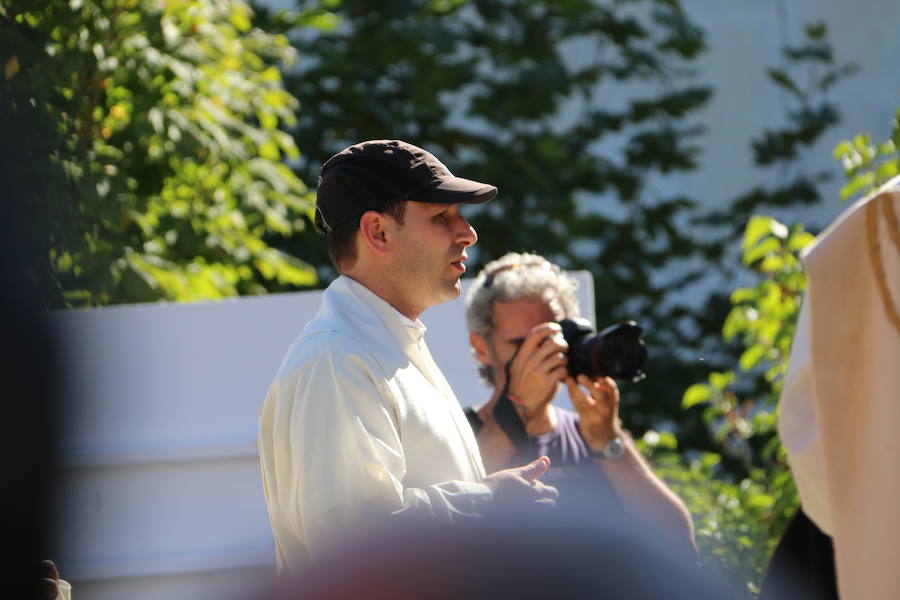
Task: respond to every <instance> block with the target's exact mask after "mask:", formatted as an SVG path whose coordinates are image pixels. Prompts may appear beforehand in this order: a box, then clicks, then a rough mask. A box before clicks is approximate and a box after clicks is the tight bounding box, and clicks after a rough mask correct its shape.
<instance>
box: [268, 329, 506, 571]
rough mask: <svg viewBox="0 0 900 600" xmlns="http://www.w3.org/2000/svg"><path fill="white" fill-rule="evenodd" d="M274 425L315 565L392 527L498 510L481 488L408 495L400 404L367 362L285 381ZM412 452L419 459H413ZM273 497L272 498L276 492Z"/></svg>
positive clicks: (301, 372)
mask: <svg viewBox="0 0 900 600" xmlns="http://www.w3.org/2000/svg"><path fill="white" fill-rule="evenodd" d="M269 393H270V395H271V394H275V395H276V396H277V398H275V399H274V400H276V402H275V405H276V406H277V409H276V414H275V415H274V419H273V423H272V435H273V442H274V449H275V451H274V452H273V461H274V463H275V465H274V467H275V471H276V477H275V481H277V486H276V487H277V488H278V489H277V494H278V496H279V502H280V503H281V505H282V507H283V509H284V511H285V513H293V514H295V515H297V520H296V521H295V522H294V523H293V524H292V526H293V527H295V528H297V529H298V532H299V533H300V535H299V536H297V537H299V538H300V539H303V540H304V544H305V546H306V550H307V551H308V552H309V553H310V555H311V556H313V557H314V556H315V555H316V554H317V553H319V552H320V550H321V549H322V548H324V547H326V546H328V545H330V544H331V543H333V542H334V541H336V540H337V539H340V538H341V537H344V536H347V535H354V534H358V533H359V530H360V529H361V528H366V527H371V526H383V525H384V524H385V522H386V521H387V520H390V521H404V520H407V519H412V518H429V519H435V520H439V521H442V522H453V521H454V520H457V519H460V518H465V517H470V516H476V515H478V514H480V513H481V512H483V510H484V507H485V504H486V503H487V502H489V501H490V500H491V492H490V490H489V488H488V487H487V486H485V485H484V484H480V483H473V482H465V481H448V482H442V483H435V484H434V485H429V486H427V487H425V488H407V487H404V485H403V479H404V474H405V472H406V459H407V456H406V452H407V451H408V449H406V448H404V445H403V443H402V442H401V435H400V427H399V421H398V416H397V406H396V400H395V399H394V398H393V396H392V394H391V392H390V388H389V386H387V384H386V381H385V378H384V375H382V374H381V373H379V372H377V370H376V367H375V365H374V364H373V362H372V361H369V360H367V359H366V357H364V356H360V355H359V354H358V353H355V354H354V353H353V352H352V351H346V349H340V348H331V347H329V348H326V349H324V350H323V351H321V352H319V353H318V354H317V355H316V356H314V357H312V358H311V359H310V360H308V361H306V362H305V363H304V364H303V365H302V366H300V367H299V368H297V369H295V370H293V371H291V372H290V373H289V374H288V375H286V376H285V377H283V378H281V379H279V380H278V381H276V382H275V383H274V384H273V386H272V389H271V390H270V392H269ZM410 451H411V450H410ZM270 491H271V490H270Z"/></svg>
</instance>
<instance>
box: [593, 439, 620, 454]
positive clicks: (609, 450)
mask: <svg viewBox="0 0 900 600" xmlns="http://www.w3.org/2000/svg"><path fill="white" fill-rule="evenodd" d="M624 455H625V440H624V439H622V436H621V435H617V436H616V437H614V438H612V439H611V440H609V441H608V442H606V446H604V447H603V450H601V451H600V452H596V451H594V452H593V456H594V460H618V459H620V458H622V456H624Z"/></svg>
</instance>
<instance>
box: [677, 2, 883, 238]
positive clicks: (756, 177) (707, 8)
mask: <svg viewBox="0 0 900 600" xmlns="http://www.w3.org/2000/svg"><path fill="white" fill-rule="evenodd" d="M682 3H683V4H684V6H685V9H686V11H687V12H688V14H689V15H690V16H691V18H692V19H694V20H695V21H696V22H697V23H698V24H700V25H701V26H702V27H703V28H704V29H705V30H706V33H707V42H708V46H709V49H708V51H707V52H706V53H705V54H704V55H702V57H701V58H700V60H699V61H698V64H697V67H698V71H699V72H698V79H699V80H701V81H705V82H707V83H708V84H710V85H712V86H713V88H714V96H713V98H712V100H711V101H710V103H709V104H708V105H707V106H706V107H705V108H704V109H703V110H702V111H701V112H700V115H699V120H700V121H701V122H702V123H703V124H704V125H705V126H706V127H707V131H706V133H705V134H704V136H703V137H702V138H701V146H702V148H703V157H702V159H701V162H702V165H703V169H702V170H701V171H698V172H697V173H694V174H691V175H689V176H686V177H684V178H683V180H682V181H681V182H680V184H681V185H683V186H684V187H683V189H684V191H685V193H686V194H687V195H689V196H690V197H694V198H697V199H699V200H701V201H702V202H703V203H704V204H707V205H712V206H726V203H727V201H728V200H730V199H733V198H735V197H737V196H738V195H740V194H741V193H744V192H747V191H749V190H750V188H751V186H752V185H753V184H754V183H757V182H760V181H761V182H763V183H764V182H766V181H767V178H771V177H777V175H774V176H772V175H766V176H763V177H761V173H759V172H757V171H755V170H754V169H753V168H752V166H751V165H752V152H751V149H750V145H749V141H750V140H751V139H752V138H753V137H754V136H757V135H758V134H759V133H760V132H761V131H762V129H763V128H764V127H769V128H773V127H777V126H780V125H784V124H785V116H784V115H786V114H787V109H788V108H789V107H790V103H789V102H790V100H789V97H788V94H787V93H786V92H784V91H782V90H781V89H780V88H777V87H776V86H775V85H774V84H773V83H771V82H770V81H768V78H767V76H766V74H765V68H766V67H769V66H774V67H778V68H785V67H786V66H787V61H786V59H785V58H784V56H783V55H782V53H781V48H782V47H783V46H785V45H789V46H799V45H802V44H803V42H804V40H805V37H804V26H805V25H806V24H807V23H810V22H824V23H825V24H826V25H827V26H828V39H829V41H830V42H831V44H832V47H833V50H834V56H835V59H836V61H837V62H838V64H844V63H856V64H857V65H858V66H859V68H860V71H859V73H857V74H855V75H853V76H851V77H850V78H848V79H846V80H844V81H842V82H841V83H839V84H837V85H836V86H835V87H834V88H832V90H831V92H830V93H829V96H828V97H829V98H830V99H831V100H832V101H833V102H834V103H835V104H836V105H837V106H838V108H839V110H840V112H841V122H840V124H839V125H838V126H837V127H835V128H834V129H833V130H830V131H829V132H827V133H826V134H825V135H824V136H823V138H824V139H823V140H822V141H821V142H820V143H819V144H818V145H817V146H816V147H815V148H813V149H812V151H811V152H808V153H806V154H805V155H804V156H803V157H802V160H801V162H800V165H799V167H800V169H802V170H803V172H806V173H814V172H818V171H821V170H828V171H830V172H831V173H833V174H834V179H833V181H832V182H831V183H830V184H828V185H827V186H826V194H827V196H826V201H825V203H823V205H822V206H820V207H816V208H813V209H803V208H798V209H793V210H791V211H788V212H785V213H784V218H788V217H789V216H793V217H794V218H796V219H798V220H804V221H807V222H809V223H811V224H812V225H814V226H817V227H822V226H824V225H826V224H827V223H828V222H830V221H831V220H832V219H833V218H834V217H836V216H837V215H838V214H839V213H840V212H841V210H842V209H843V207H844V204H842V203H841V202H840V201H839V200H838V198H839V196H838V191H839V189H840V187H841V185H842V184H843V173H842V170H841V167H840V165H839V164H838V163H836V162H835V161H834V160H833V159H832V157H831V155H832V150H833V148H834V146H835V145H836V144H837V143H838V142H839V141H840V140H841V139H846V138H849V137H852V136H853V135H855V134H856V133H858V132H860V131H867V132H870V133H871V134H872V135H873V136H874V138H875V139H876V140H877V141H883V140H884V139H886V138H887V137H888V135H889V134H890V124H891V121H892V120H893V118H894V113H895V111H896V110H897V108H898V107H900V60H898V56H900V35H898V34H897V31H898V28H900V2H897V0H860V1H858V2H845V1H840V0H790V1H789V0H724V1H723V0H682Z"/></svg>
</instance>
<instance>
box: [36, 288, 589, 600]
mask: <svg viewBox="0 0 900 600" xmlns="http://www.w3.org/2000/svg"><path fill="white" fill-rule="evenodd" d="M575 275H576V278H577V279H578V280H579V283H580V290H579V300H580V303H581V306H582V308H583V309H584V311H585V313H586V314H593V312H594V311H593V285H592V283H591V279H590V274H588V273H576V274H575ZM463 283H464V293H465V290H466V289H468V286H469V284H470V283H471V282H470V281H464V282H463ZM320 296H321V293H320V292H300V293H293V294H278V295H271V296H261V297H247V298H239V299H234V300H228V301H223V302H204V303H198V304H182V305H175V304H155V305H138V306H122V307H109V308H102V309H96V310H87V311H71V312H60V313H55V314H53V315H52V320H53V323H54V324H55V326H56V328H57V331H58V332H59V333H60V336H61V342H62V347H63V348H62V349H63V355H64V360H65V361H66V364H67V370H68V372H69V377H68V380H67V382H66V390H67V393H66V394H65V397H64V401H65V406H66V411H65V418H64V426H65V429H66V432H65V435H64V442H63V450H64V452H63V453H64V465H63V467H64V468H63V470H62V474H61V478H62V479H61V482H62V490H61V493H60V501H61V506H60V509H59V520H60V523H61V526H60V547H59V549H58V551H57V553H55V554H54V556H53V558H54V560H56V561H57V562H58V564H59V566H60V570H61V573H62V575H63V577H64V578H66V579H68V580H69V581H70V582H72V583H73V586H74V590H73V594H74V597H75V598H76V600H118V599H120V598H128V599H129V600H145V599H146V600H151V599H153V600H156V599H160V598H166V599H167V600H179V599H182V598H183V599H185V600H186V599H188V598H192V599H193V598H197V597H213V596H215V597H217V598H229V597H246V595H247V594H248V593H249V590H250V589H251V588H252V586H253V585H255V584H257V583H259V582H261V581H265V578H266V574H267V573H270V571H271V568H272V567H273V562H274V554H273V542H272V536H271V532H270V530H269V523H268V517H267V514H266V508H265V502H264V499H263V495H262V483H261V478H260V473H259V465H258V458H257V449H256V432H257V412H258V410H259V406H260V405H261V403H262V400H263V397H264V396H265V393H266V389H267V388H268V385H269V383H270V381H271V380H272V378H273V377H274V375H275V372H276V371H277V369H278V365H279V364H280V362H281V359H282V357H283V355H284V353H285V351H286V350H287V348H288V346H289V345H290V343H291V341H292V340H293V339H294V337H295V336H296V335H297V334H298V333H299V332H300V330H301V328H302V327H303V325H304V324H305V323H306V321H308V320H309V319H310V318H311V317H312V316H313V314H314V313H315V311H316V310H317V308H318V306H319V303H320ZM463 310H464V307H463V301H462V300H461V299H460V300H456V301H454V302H450V303H447V304H444V305H441V306H438V307H435V308H432V309H430V310H428V311H426V313H425V314H424V315H423V317H422V319H423V321H424V322H425V323H426V325H427V326H428V332H427V334H426V339H427V341H428V344H429V347H430V348H431V349H432V353H433V355H434V357H435V360H436V361H437V363H438V365H440V366H441V367H442V369H443V370H444V372H445V375H446V376H447V379H448V380H449V381H450V383H451V385H452V386H453V388H454V390H455V391H456V393H457V396H458V397H459V398H460V399H461V402H462V404H463V405H468V404H473V403H478V402H481V401H483V400H485V399H486V398H487V396H488V391H487V389H486V388H484V387H483V386H482V385H481V383H480V382H479V381H478V380H477V374H476V372H475V367H474V363H473V361H472V358H471V353H470V351H469V348H468V337H467V333H466V328H465V320H464V317H463Z"/></svg>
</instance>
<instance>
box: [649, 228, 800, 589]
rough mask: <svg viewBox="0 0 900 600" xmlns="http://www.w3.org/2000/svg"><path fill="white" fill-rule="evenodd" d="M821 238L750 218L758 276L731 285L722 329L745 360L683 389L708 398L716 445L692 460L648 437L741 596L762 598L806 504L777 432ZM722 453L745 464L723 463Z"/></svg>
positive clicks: (747, 255)
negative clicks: (805, 261)
mask: <svg viewBox="0 0 900 600" xmlns="http://www.w3.org/2000/svg"><path fill="white" fill-rule="evenodd" d="M813 239H814V238H813V236H812V235H811V234H809V233H807V232H806V231H804V229H803V227H802V226H800V225H795V226H793V227H791V228H790V229H789V228H788V227H786V226H785V225H783V224H781V223H779V222H778V221H776V220H774V219H772V218H771V217H763V216H754V217H752V218H751V219H750V221H749V222H748V223H747V227H746V230H745V232H744V237H743V241H742V249H743V262H744V264H745V265H746V266H747V267H748V268H750V269H751V270H752V271H753V272H754V273H755V274H756V276H757V280H758V283H757V285H755V286H754V287H743V288H738V289H736V290H734V292H732V294H731V303H732V309H731V312H730V313H729V314H728V317H727V318H726V319H725V323H724V325H723V327H722V336H723V338H724V339H725V340H726V341H728V340H730V339H738V340H739V341H740V345H741V347H742V348H743V349H744V350H743V353H742V354H741V356H740V359H739V361H738V368H736V369H734V370H729V371H724V372H713V373H710V374H709V376H708V379H707V381H706V382H705V383H697V384H694V385H692V386H690V387H689V388H688V389H687V390H686V391H685V393H684V396H683V398H682V406H683V407H684V408H685V409H692V408H694V407H702V411H703V412H702V415H703V419H704V421H705V422H706V423H707V425H708V427H709V428H710V430H711V431H712V432H713V435H714V440H715V442H716V445H717V451H716V452H706V453H703V454H702V455H700V456H699V457H698V458H694V459H691V460H686V458H685V457H684V456H682V455H680V454H677V453H675V452H672V451H663V452H660V450H659V448H658V445H657V444H654V443H652V442H654V441H655V438H654V437H653V436H652V435H651V434H652V433H654V432H648V434H647V435H645V436H644V440H643V442H644V447H645V449H646V450H647V451H648V452H650V453H652V460H653V462H654V465H655V466H656V469H657V472H659V474H660V475H661V476H663V477H664V478H665V479H666V480H667V481H668V482H669V483H670V484H671V486H672V488H673V490H674V491H675V492H676V493H677V494H678V495H679V496H680V497H681V498H682V499H683V500H684V501H685V503H686V504H687V506H688V509H689V510H690V511H691V514H693V515H694V516H695V526H696V531H697V543H698V545H699V546H700V549H701V556H702V558H703V561H704V563H705V564H706V566H707V567H709V568H711V569H715V570H717V571H718V572H720V573H721V574H722V577H723V579H724V580H725V581H726V582H727V584H728V585H730V586H731V587H732V590H733V592H734V594H735V596H736V597H741V598H744V597H746V598H752V597H755V594H756V593H757V592H758V591H759V584H760V582H761V579H762V574H763V572H764V570H765V567H766V566H767V564H768V562H769V558H770V556H771V553H772V551H773V550H774V547H775V544H776V543H777V541H778V539H779V538H780V536H781V533H782V532H783V531H784V527H785V526H786V525H787V522H788V520H789V519H790V517H791V516H792V515H793V513H794V512H795V511H796V508H797V506H798V498H797V493H796V489H795V487H794V485H793V480H792V479H791V475H790V471H789V470H788V467H787V462H786V457H785V452H784V449H783V448H782V446H781V444H780V443H779V441H778V437H777V432H776V422H777V419H776V410H777V405H778V398H779V395H780V393H781V385H782V379H783V377H784V374H785V373H786V371H787V367H788V360H789V357H790V346H791V340H792V339H793V335H794V330H795V328H796V323H797V316H798V314H799V310H800V302H801V300H802V295H803V290H804V289H805V287H806V278H805V276H804V274H803V270H802V265H801V263H800V259H799V253H800V252H801V251H802V250H803V248H805V247H806V246H807V245H808V244H809V243H811V242H812V241H813ZM723 459H730V460H731V461H732V462H733V463H736V464H737V467H735V466H731V467H730V468H728V469H725V468H723V464H722V463H723Z"/></svg>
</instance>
